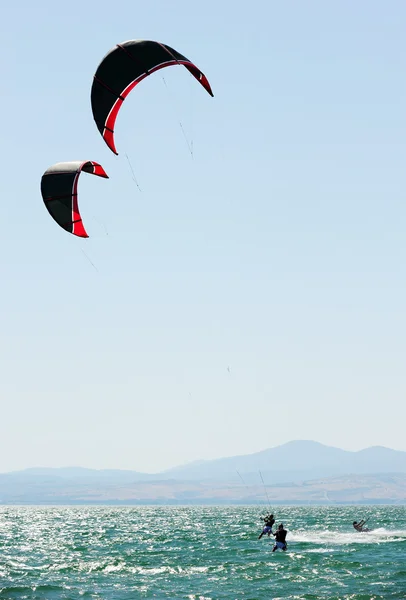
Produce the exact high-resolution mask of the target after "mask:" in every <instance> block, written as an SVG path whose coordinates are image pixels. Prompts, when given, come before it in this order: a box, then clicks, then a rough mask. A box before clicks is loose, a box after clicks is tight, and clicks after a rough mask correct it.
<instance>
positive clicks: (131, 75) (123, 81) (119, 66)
mask: <svg viewBox="0 0 406 600" xmlns="http://www.w3.org/2000/svg"><path fill="white" fill-rule="evenodd" d="M171 65H184V66H185V67H186V69H187V70H188V71H189V72H190V73H191V74H192V75H193V77H195V78H196V79H197V81H198V82H199V83H200V84H201V85H202V86H203V87H204V89H205V90H206V91H207V92H208V93H209V94H210V96H213V92H212V90H211V87H210V84H209V82H208V80H207V77H206V76H205V75H204V73H202V72H201V71H200V69H198V68H197V67H196V65H194V64H193V63H192V62H190V60H189V59H188V58H186V56H183V55H182V54H179V52H177V51H176V50H174V49H173V48H171V47H170V46H167V45H166V44H161V43H159V42H154V41H149V40H130V41H128V42H123V43H122V44H117V45H116V46H115V47H114V48H112V49H111V50H110V51H109V52H108V53H107V54H106V56H105V57H104V58H103V60H102V61H101V63H100V64H99V66H98V67H97V70H96V73H95V75H94V79H93V85H92V91H91V103H92V111H93V118H94V120H95V122H96V125H97V128H98V130H99V131H100V133H101V135H102V136H103V139H104V141H105V142H106V144H107V145H108V147H109V148H110V150H112V151H113V152H114V153H115V154H118V152H117V150H116V146H115V142H114V124H115V121H116V118H117V114H118V111H119V110H120V108H121V105H122V104H123V102H124V100H125V98H126V97H127V96H128V94H129V93H130V92H131V90H132V89H134V87H135V86H136V85H137V83H139V82H140V81H142V80H143V79H145V77H147V76H148V75H151V73H154V72H155V71H158V70H159V69H163V68H164V67H169V66H171Z"/></svg>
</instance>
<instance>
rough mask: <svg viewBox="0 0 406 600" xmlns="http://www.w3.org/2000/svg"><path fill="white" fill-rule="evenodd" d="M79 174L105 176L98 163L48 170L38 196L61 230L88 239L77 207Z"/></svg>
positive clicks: (65, 164) (59, 165)
mask: <svg viewBox="0 0 406 600" xmlns="http://www.w3.org/2000/svg"><path fill="white" fill-rule="evenodd" d="M82 171H85V173H91V174H92V175H98V176H99V177H105V178H106V179H108V175H107V174H106V172H105V171H104V169H103V167H102V166H101V165H99V163H97V162H93V161H91V160H89V161H81V160H75V161H71V162H60V163H56V164H55V165H52V167H49V169H47V170H46V171H45V173H44V174H43V176H42V178H41V194H42V198H43V200H44V203H45V206H46V208H47V210H48V212H49V214H50V215H51V217H52V218H53V219H55V221H56V222H57V223H58V225H60V226H61V227H62V228H63V229H65V230H66V231H68V232H69V233H73V235H77V236H78V237H83V238H87V237H89V236H88V235H87V233H86V230H85V228H84V226H83V223H82V217H81V216H80V212H79V207H78V192H77V188H78V179H79V175H80V173H81V172H82Z"/></svg>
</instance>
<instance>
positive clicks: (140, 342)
mask: <svg viewBox="0 0 406 600" xmlns="http://www.w3.org/2000/svg"><path fill="white" fill-rule="evenodd" d="M405 28H406V4H405V3H404V2H403V1H400V0H399V1H390V2H382V1H380V2H377V1H373V0H368V1H367V0H360V1H358V2H354V0H348V1H347V0H340V1H338V0H335V1H331V2H325V1H324V0H323V1H322V0H319V1H305V0H304V1H301V2H299V1H295V2H293V1H290V0H284V1H283V2H281V1H275V2H274V1H271V0H264V1H256V0H252V1H251V2H249V3H240V4H239V3H236V2H231V1H227V2H226V1H221V0H220V1H218V0H217V1H216V2H215V1H213V0H205V2H199V3H196V2H190V1H189V2H186V1H183V0H172V1H171V2H169V1H167V0H161V1H157V0H150V1H149V2H145V1H144V2H137V1H134V0H132V1H129V0H123V1H122V2H120V3H117V2H106V1H104V0H101V1H98V2H94V1H92V0H90V1H88V2H79V1H77V0H73V1H71V2H69V3H62V4H60V5H57V4H55V3H54V2H49V1H42V2H41V1H39V2H31V1H29V0H26V1H25V2H14V3H13V2H10V3H7V5H6V7H5V8H3V13H2V19H1V22H0V43H1V45H2V52H1V78H0V85H1V103H2V114H3V118H2V144H1V149H0V152H1V164H2V165H3V173H2V174H3V176H2V179H1V184H0V185H1V197H2V224H3V227H2V236H1V239H0V245H1V279H2V294H1V321H0V327H1V329H0V333H1V378H0V397H1V401H2V434H1V436H0V449H1V452H0V471H7V470H11V469H17V468H23V467H29V466H39V465H41V466H64V465H82V466H87V467H96V468H99V467H117V468H132V469H137V470H150V471H154V470H160V469H163V468H167V467H170V466H173V465H175V464H177V463H183V462H187V461H191V460H195V459H199V458H215V457H219V456H225V455H233V454H237V453H238V454H240V453H241V454H242V453H248V452H254V451H258V450H261V449H263V448H266V447H270V446H275V445H277V444H280V443H284V442H286V441H289V440H291V439H315V440H317V441H320V442H323V443H327V444H331V445H337V446H340V447H342V448H345V449H354V450H355V449H360V448H362V447H365V446H369V445H375V444H381V445H387V446H390V447H393V448H397V449H402V450H406V436H405V422H406V408H405V407H406V402H405V400H406V380H405V378H406V375H405V358H406V357H405V350H406V319H405V316H406V308H405V307H406V285H405V283H406V207H405V183H406V181H405V159H406V151H405V149H406V146H405V139H406V118H405V114H406V112H405V106H406V78H405V71H406V40H405ZM136 38H138V39H139V38H144V39H154V40H159V41H161V42H164V43H166V44H169V45H170V46H172V47H174V48H176V49H177V50H178V51H179V52H181V53H183V54H185V55H186V56H187V57H188V58H190V59H191V60H192V61H194V62H195V63H196V64H197V65H198V67H199V68H201V69H202V71H203V72H204V73H205V74H206V75H207V77H208V79H209V81H210V83H211V85H212V88H213V92H214V98H210V96H209V95H208V94H207V93H206V92H205V91H204V90H203V88H201V87H200V86H199V85H198V83H197V82H196V81H195V80H194V79H193V78H192V77H191V76H190V75H189V73H188V72H187V71H186V70H185V69H183V68H180V67H174V68H170V69H166V70H164V71H161V72H160V73H156V74H154V75H153V76H151V77H149V78H147V79H146V80H144V81H143V82H142V83H141V84H140V85H139V87H138V88H136V89H135V90H134V91H133V92H132V94H131V96H130V97H129V98H128V99H127V100H126V102H125V103H124V106H123V108H122V110H121V113H120V114H119V117H118V119H117V124H116V144H117V149H118V152H119V156H118V157H115V156H114V155H113V154H112V153H111V152H110V151H109V150H108V148H107V146H106V145H105V143H104V142H103V140H102V138H101V137H100V134H99V132H98V131H97V129H96V126H95V124H94V122H93V119H92V114H91V109H90V88H91V84H92V77H93V74H94V71H95V70H96V67H97V65H98V63H99V62H100V60H101V59H102V57H103V56H104V54H105V53H106V52H107V51H108V50H109V49H110V48H111V47H113V46H114V45H115V44H116V43H118V42H122V41H125V40H128V39H136ZM162 75H163V76H164V78H165V81H166V84H167V88H166V87H165V85H164V82H163V80H162ZM179 120H180V121H181V122H182V124H183V127H184V129H185V132H186V134H187V137H188V140H189V142H191V141H192V140H193V147H194V158H193V159H192V158H191V155H190V153H189V151H188V146H187V144H186V142H185V139H184V137H183V134H182V131H181V128H180V126H179ZM125 153H128V155H129V157H130V159H131V163H132V165H133V167H134V169H135V172H136V176H137V179H138V181H139V185H140V187H141V189H142V192H139V191H138V189H137V187H136V185H135V184H134V182H133V181H132V178H131V172H130V169H129V166H128V163H127V160H126V157H125ZM78 159H85V160H87V159H89V160H95V161H98V162H100V163H101V164H102V165H103V167H104V168H105V170H106V171H107V173H108V174H109V176H110V179H109V180H102V179H99V178H97V177H92V176H89V175H86V174H83V175H82V176H81V179H80V182H79V203H80V207H81V211H82V216H83V219H84V224H85V227H86V229H87V230H88V233H89V235H90V236H91V237H90V238H89V239H88V240H80V239H78V238H75V237H74V236H71V235H69V234H68V233H66V232H64V231H63V230H62V229H60V228H59V227H58V226H57V225H56V223H55V222H54V221H52V219H51V218H50V217H49V215H48V213H47V211H46V209H45V207H44V206H43V203H42V199H41V195H40V190H39V185H40V179H41V175H42V173H43V172H44V171H45V169H46V168H47V167H48V166H50V165H51V164H53V163H55V162H58V161H63V160H78ZM104 228H106V230H107V233H108V235H106V230H105V229H104ZM82 250H84V251H85V252H86V254H87V255H88V257H89V258H90V259H91V261H92V262H93V263H94V264H95V265H96V267H97V269H98V270H97V271H96V270H95V269H94V268H93V267H92V266H91V264H90V262H89V261H88V260H87V258H86V256H85V255H84V254H83V252H82ZM228 366H229V367H230V372H229V371H228V370H227V367H228Z"/></svg>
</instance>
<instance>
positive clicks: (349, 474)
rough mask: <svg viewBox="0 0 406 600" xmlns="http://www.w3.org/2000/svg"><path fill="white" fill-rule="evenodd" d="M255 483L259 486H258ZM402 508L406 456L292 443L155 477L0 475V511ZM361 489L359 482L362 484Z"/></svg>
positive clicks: (81, 472) (47, 472)
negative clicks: (38, 507) (0, 507)
mask: <svg viewBox="0 0 406 600" xmlns="http://www.w3.org/2000/svg"><path fill="white" fill-rule="evenodd" d="M261 476H262V478H261ZM262 479H263V480H264V482H265V484H266V490H267V493H268V496H269V497H270V498H271V499H272V502H274V501H275V502H279V503H289V502H301V503H303V502H304V503H308V502H311V503H312V502H323V503H324V502H327V503H329V502H347V501H348V502H374V501H376V502H392V503H393V502H396V503H402V502H406V452H401V451H396V450H391V449H389V448H384V447H380V446H374V447H371V448H366V449H365V450H360V451H358V452H350V451H346V450H341V449H339V448H334V447H330V446H324V445H323V444H319V443H318V442H313V441H293V442H288V443H287V444H283V445H282V446H277V447H275V448H269V449H267V450H263V451H262V452H256V453H254V454H248V455H242V456H233V457H228V458H220V459H216V460H207V461H196V462H193V463H189V464H186V465H182V466H178V467H174V468H172V469H169V470H166V471H163V472H161V473H154V474H151V473H140V472H138V471H127V470H116V469H102V470H96V469H86V468H81V467H66V468H60V469H51V468H34V469H25V470H23V471H15V472H12V473H3V474H0V503H3V504H9V503H12V504H16V503H17V504H19V503H23V504H34V503H35V504H44V503H46V504H60V503H63V504H70V503H74V504H77V503H95V502H96V503H112V504H114V503H127V504H132V503H136V504H137V503H138V504H139V503H163V504H164V503H178V504H179V503H218V504H221V503H233V502H238V503H241V502H244V503H257V502H260V501H263V500H264V498H265V497H266V494H265V489H264V485H263V483H262ZM361 482H363V483H362V484H361Z"/></svg>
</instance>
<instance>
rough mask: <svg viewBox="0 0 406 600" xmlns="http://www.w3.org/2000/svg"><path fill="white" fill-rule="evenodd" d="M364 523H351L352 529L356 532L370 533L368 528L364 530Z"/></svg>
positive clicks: (362, 521)
mask: <svg viewBox="0 0 406 600" xmlns="http://www.w3.org/2000/svg"><path fill="white" fill-rule="evenodd" d="M365 523H366V521H364V519H362V520H361V521H360V522H359V523H357V521H353V524H352V526H353V527H354V529H356V530H357V531H361V532H362V531H370V529H368V527H365V528H364V525H365Z"/></svg>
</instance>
